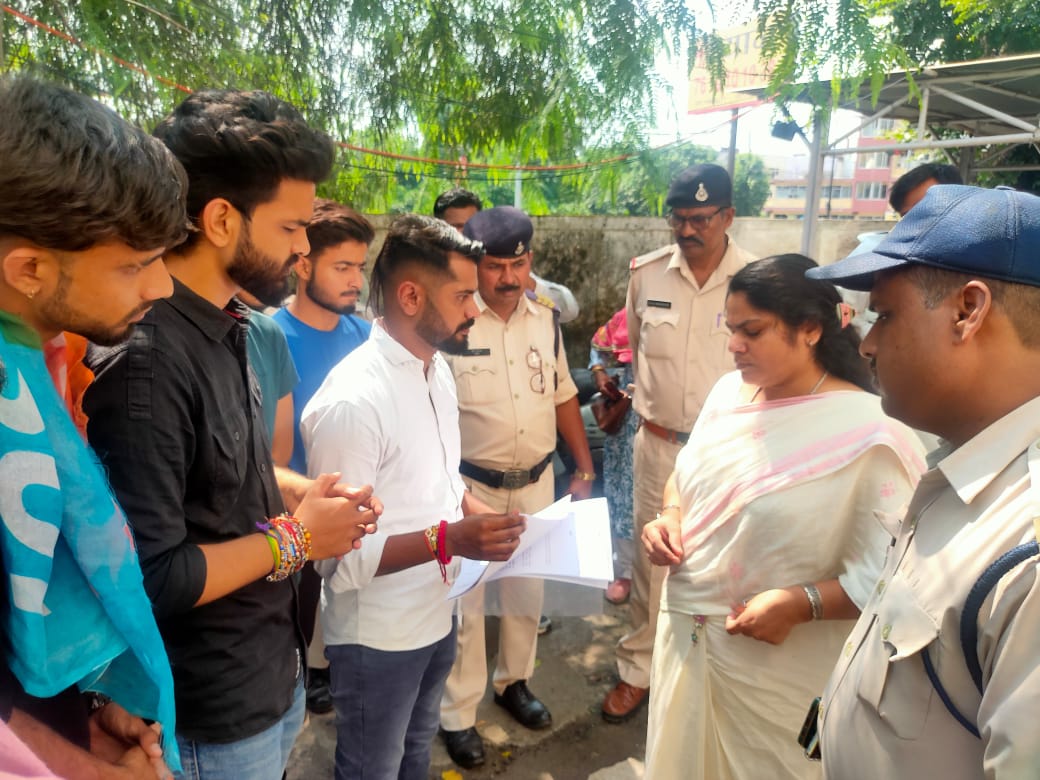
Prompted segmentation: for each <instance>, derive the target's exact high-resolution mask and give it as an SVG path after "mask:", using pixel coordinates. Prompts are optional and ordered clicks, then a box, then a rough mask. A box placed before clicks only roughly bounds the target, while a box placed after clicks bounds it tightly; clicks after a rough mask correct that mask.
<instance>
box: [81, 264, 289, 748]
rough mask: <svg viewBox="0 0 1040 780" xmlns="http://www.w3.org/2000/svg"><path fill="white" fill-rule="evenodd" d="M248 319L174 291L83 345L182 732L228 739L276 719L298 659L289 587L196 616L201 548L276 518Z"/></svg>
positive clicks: (236, 310)
mask: <svg viewBox="0 0 1040 780" xmlns="http://www.w3.org/2000/svg"><path fill="white" fill-rule="evenodd" d="M247 328H248V309H246V308H245V307H244V306H242V305H241V304H239V303H238V302H237V301H235V300H232V302H231V303H230V304H229V305H228V307H227V309H224V310H221V309H218V308H217V307H216V306H214V305H213V304H211V303H209V302H208V301H206V300H205V299H203V298H201V297H200V296H198V295H196V294H195V293H194V292H192V291H191V290H189V289H188V288H187V287H185V286H184V285H183V284H181V283H180V282H177V281H175V282H174V293H173V297H172V298H169V299H166V300H162V301H159V302H157V303H156V304H155V307H154V308H153V309H152V311H151V312H150V313H149V314H148V316H147V317H146V318H145V319H144V321H143V322H142V323H140V324H139V325H137V326H136V328H135V330H134V332H133V333H132V334H131V337H130V340H129V341H128V342H127V343H126V344H123V345H120V346H118V347H113V348H110V349H92V350H91V353H90V354H89V355H88V364H89V365H90V367H91V368H92V369H93V370H94V372H95V374H96V378H95V380H94V383H93V384H92V385H91V387H90V388H89V389H88V391H87V393H86V397H85V400H84V411H85V412H86V413H87V416H88V417H89V420H90V421H89V424H88V427H87V434H88V438H89V439H90V443H91V445H92V446H93V447H94V450H95V451H96V452H97V454H98V456H99V457H100V458H101V462H102V464H103V465H104V466H105V467H106V468H107V470H108V474H109V479H110V481H111V483H112V486H113V488H114V489H115V492H116V496H117V497H118V499H119V502H120V504H122V506H123V509H124V510H125V511H126V514H127V518H128V519H129V521H130V525H131V527H132V528H133V531H134V538H135V540H136V542H137V548H138V553H139V555H140V560H141V569H142V571H143V572H144V584H145V589H146V590H147V591H148V595H149V597H150V598H151V600H152V604H153V606H154V609H155V616H156V621H157V622H158V624H159V630H160V632H161V633H162V636H163V640H164V641H165V643H166V651H167V653H168V655H169V657H170V664H171V666H172V669H173V678H174V689H175V694H176V702H177V731H178V733H179V734H181V735H183V736H185V737H187V738H189V739H195V740H199V741H202V742H232V741H237V740H240V739H244V738H246V737H250V736H253V735H255V734H258V733H259V732H261V731H263V730H264V729H266V728H268V727H270V726H271V725H273V724H274V723H275V722H277V721H278V720H279V719H280V718H281V717H282V716H283V715H284V714H285V712H286V711H287V710H288V709H289V706H290V705H291V704H292V699H293V694H294V691H295V687H296V681H297V679H298V677H297V674H298V672H299V671H300V665H301V663H302V652H301V650H302V646H303V639H302V635H301V634H300V632H299V627H298V620H297V605H296V589H295V588H296V586H295V584H294V582H293V580H292V579H291V578H290V579H289V580H285V581H283V582H267V581H266V580H265V579H263V578H261V579H259V580H257V581H255V582H252V583H250V584H249V585H246V586H245V587H243V588H240V589H239V590H237V591H235V592H233V593H231V594H229V595H227V596H225V597H223V598H220V599H217V600H216V601H212V602H210V603H209V604H206V605H204V606H201V607H194V604H195V602H196V601H198V599H199V596H200V595H201V594H202V591H203V588H204V586H205V582H206V561H205V558H204V557H203V553H202V550H200V549H199V545H201V544H213V543H219V542H225V541H229V540H231V539H237V538H239V537H242V536H246V535H248V534H252V533H256V532H257V529H256V523H257V522H263V521H264V520H265V519H266V518H269V517H273V516H275V515H277V514H279V513H281V512H282V511H283V510H284V506H283V504H282V498H281V494H280V493H279V491H278V485H277V483H276V481H275V478H274V466H273V465H272V463H271V455H270V451H269V445H268V442H267V437H266V434H265V433H264V428H263V420H262V417H261V412H260V389H259V385H258V384H257V382H256V379H255V377H254V376H253V375H252V372H251V371H250V369H249V365H248V358H247V357H246V355H247V352H246V335H247Z"/></svg>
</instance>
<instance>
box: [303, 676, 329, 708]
mask: <svg viewBox="0 0 1040 780" xmlns="http://www.w3.org/2000/svg"><path fill="white" fill-rule="evenodd" d="M332 707H333V704H332V692H331V691H330V690H329V670H328V669H311V670H310V679H308V680H307V709H308V710H310V711H311V712H313V713H314V714H315V715H324V714H325V713H327V712H332Z"/></svg>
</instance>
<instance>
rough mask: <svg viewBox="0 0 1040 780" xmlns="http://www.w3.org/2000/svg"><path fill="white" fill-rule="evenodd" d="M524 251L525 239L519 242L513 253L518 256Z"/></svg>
mask: <svg viewBox="0 0 1040 780" xmlns="http://www.w3.org/2000/svg"><path fill="white" fill-rule="evenodd" d="M523 253H524V242H523V241H519V242H517V245H516V249H514V250H513V254H514V255H516V256H517V257H519V256H520V255H522V254H523Z"/></svg>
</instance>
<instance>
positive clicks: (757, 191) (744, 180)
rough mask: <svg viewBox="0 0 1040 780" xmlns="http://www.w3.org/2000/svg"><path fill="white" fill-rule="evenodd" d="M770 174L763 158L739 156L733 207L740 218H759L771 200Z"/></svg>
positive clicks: (734, 172)
mask: <svg viewBox="0 0 1040 780" xmlns="http://www.w3.org/2000/svg"><path fill="white" fill-rule="evenodd" d="M769 194H770V188H769V174H768V173H767V172H766V166H765V163H764V162H762V158H761V157H758V156H757V155H754V154H738V155H737V161H736V165H735V166H734V169H733V205H734V206H735V207H736V209H737V216H738V217H757V216H758V215H759V214H761V213H762V207H763V206H764V205H766V201H767V200H769Z"/></svg>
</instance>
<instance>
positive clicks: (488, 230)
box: [462, 206, 534, 257]
mask: <svg viewBox="0 0 1040 780" xmlns="http://www.w3.org/2000/svg"><path fill="white" fill-rule="evenodd" d="M462 235H464V236H465V237H466V238H471V239H473V240H474V241H480V242H482V243H483V244H484V253H485V254H487V255H491V256H492V257H520V255H522V254H524V253H525V252H528V251H530V249H531V236H533V235H534V223H532V222H531V218H530V217H529V216H527V215H526V214H525V213H524V212H522V211H521V210H520V209H517V208H513V207H512V206H495V207H494V208H492V209H484V210H483V211H478V212H477V213H476V214H474V215H473V216H472V217H470V218H469V220H468V221H467V222H466V224H465V225H464V226H463V227H462Z"/></svg>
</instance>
